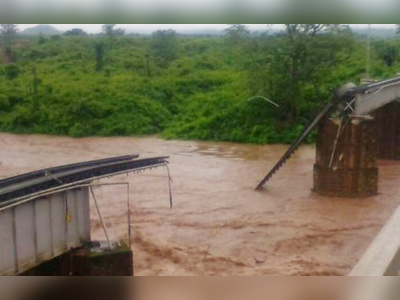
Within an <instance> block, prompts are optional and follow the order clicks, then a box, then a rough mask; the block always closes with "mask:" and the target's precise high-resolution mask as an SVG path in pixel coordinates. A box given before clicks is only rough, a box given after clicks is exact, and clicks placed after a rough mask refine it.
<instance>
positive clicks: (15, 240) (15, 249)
mask: <svg viewBox="0 0 400 300" xmlns="http://www.w3.org/2000/svg"><path fill="white" fill-rule="evenodd" d="M15 210H16V208H15V207H13V208H12V209H11V212H12V233H13V246H14V267H15V273H19V259H18V243H17V222H16V221H17V220H16V214H15Z"/></svg>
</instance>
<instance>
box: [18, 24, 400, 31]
mask: <svg viewBox="0 0 400 300" xmlns="http://www.w3.org/2000/svg"><path fill="white" fill-rule="evenodd" d="M36 25H38V24H19V27H20V29H21V30H24V29H26V28H29V27H33V26H36ZM50 25H51V26H54V27H55V28H57V29H60V30H63V31H65V30H68V29H71V28H82V29H84V30H85V31H87V32H89V33H98V32H100V31H101V26H102V25H103V24H50ZM245 25H247V26H248V27H249V28H250V29H253V30H265V29H266V28H267V25H268V24H245ZM227 26H228V25H227V24H118V27H121V28H125V29H126V30H127V31H129V32H140V33H152V32H153V31H156V30H159V29H174V30H177V31H185V30H204V29H220V30H221V29H225V28H227ZM274 26H275V27H279V26H280V25H279V24H276V25H274ZM351 26H353V27H367V26H368V25H367V24H353V25H351ZM393 26H394V24H373V25H372V27H373V28H388V27H389V28H390V27H393Z"/></svg>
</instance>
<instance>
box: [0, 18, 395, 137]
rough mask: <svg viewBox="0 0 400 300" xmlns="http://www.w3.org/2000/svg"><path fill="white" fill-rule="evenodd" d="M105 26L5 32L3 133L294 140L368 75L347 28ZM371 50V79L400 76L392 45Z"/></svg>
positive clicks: (378, 43)
mask: <svg viewBox="0 0 400 300" xmlns="http://www.w3.org/2000/svg"><path fill="white" fill-rule="evenodd" d="M3 25H10V24H3ZM11 25H12V24H11ZM103 29H104V33H103V34H101V35H96V36H94V35H88V34H86V33H85V32H84V31H82V30H80V29H72V30H69V31H68V32H66V33H65V34H63V35H53V36H45V35H39V36H29V37H28V36H18V35H16V28H15V27H10V26H8V27H7V26H3V27H2V29H1V30H2V31H1V33H2V40H1V45H0V47H1V50H0V62H1V64H0V130H1V131H5V132H15V133H41V134H53V135H68V136H73V137H82V136H91V135H100V136H114V135H148V134H161V135H162V136H164V137H166V138H181V139H201V140H215V141H234V142H247V143H261V144H264V143H281V142H284V143H289V142H291V140H292V139H293V138H295V137H296V135H297V134H298V133H299V132H301V131H302V130H303V128H304V126H305V125H306V124H307V123H308V122H309V120H310V119H311V118H312V116H313V115H314V113H315V111H316V110H317V109H318V107H319V106H320V105H321V104H322V103H323V102H324V101H329V100H330V98H331V95H332V91H333V89H334V88H336V87H338V86H340V85H342V84H344V83H347V82H349V81H352V82H355V83H359V82H360V79H361V78H362V77H363V76H365V73H366V65H367V63H366V49H367V47H366V45H367V40H368V39H367V38H366V37H363V36H359V35H357V34H355V33H352V31H351V29H350V28H349V27H347V26H341V25H335V26H333V25H322V24H287V25H286V27H285V29H284V30H283V31H282V32H281V33H273V34H272V33H271V34H268V32H265V33H259V34H255V33H251V32H250V31H248V29H247V28H246V27H245V26H243V25H233V26H231V27H230V28H228V30H226V31H225V36H182V35H178V34H177V33H176V32H174V31H172V30H166V31H157V32H155V33H154V34H153V35H152V36H139V35H125V32H124V31H123V30H121V29H118V28H115V26H113V25H112V24H109V25H105V26H104V27H103ZM371 48H372V54H371V77H373V78H376V79H380V78H385V77H389V76H394V75H395V74H397V73H398V71H399V65H400V62H399V49H400V43H399V41H398V40H397V39H396V38H392V39H379V38H374V39H373V40H372V45H371ZM255 96H262V97H264V98H267V99H270V100H272V101H273V102H275V103H277V104H279V108H277V107H275V106H273V105H271V104H269V103H268V102H267V101H265V100H264V99H263V98H261V97H255ZM312 140H313V137H311V138H310V140H309V142H312Z"/></svg>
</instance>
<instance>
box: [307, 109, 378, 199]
mask: <svg viewBox="0 0 400 300" xmlns="http://www.w3.org/2000/svg"><path fill="white" fill-rule="evenodd" d="M375 128H376V126H375V122H374V119H373V118H371V117H349V118H348V119H341V118H326V119H325V120H324V121H323V122H322V123H321V125H320V128H319V134H318V139H317V146H316V152H317V153H316V164H315V165H314V191H315V192H317V193H318V194H320V195H323V196H329V197H346V198H359V197H368V196H374V195H376V194H377V193H378V168H377V165H376V160H377V138H376V130H375Z"/></svg>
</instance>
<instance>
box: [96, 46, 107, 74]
mask: <svg viewBox="0 0 400 300" xmlns="http://www.w3.org/2000/svg"><path fill="white" fill-rule="evenodd" d="M94 52H95V57H96V71H97V72H100V71H101V70H103V66H104V56H105V45H104V43H102V42H98V43H96V44H95V45H94Z"/></svg>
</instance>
